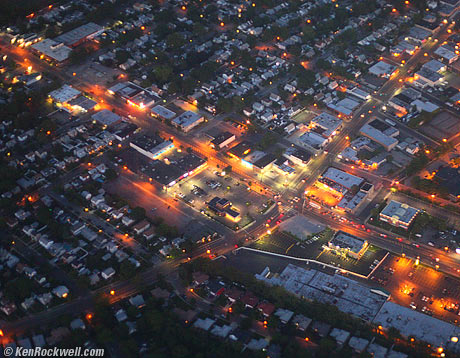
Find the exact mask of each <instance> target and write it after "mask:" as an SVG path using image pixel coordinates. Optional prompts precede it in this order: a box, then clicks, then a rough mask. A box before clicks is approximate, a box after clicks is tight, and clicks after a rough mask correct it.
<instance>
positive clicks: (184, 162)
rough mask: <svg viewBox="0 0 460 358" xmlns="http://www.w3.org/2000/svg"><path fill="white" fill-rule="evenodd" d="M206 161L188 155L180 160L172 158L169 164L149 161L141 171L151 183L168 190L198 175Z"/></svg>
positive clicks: (160, 161)
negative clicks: (183, 180) (153, 182)
mask: <svg viewBox="0 0 460 358" xmlns="http://www.w3.org/2000/svg"><path fill="white" fill-rule="evenodd" d="M206 163H207V162H206V160H205V159H203V158H200V157H199V156H197V155H195V154H186V155H184V156H181V157H180V158H174V159H173V158H170V159H169V160H168V161H167V163H166V162H164V161H162V160H158V159H156V160H153V161H149V162H148V163H146V164H145V165H143V166H142V167H141V169H140V172H141V173H142V175H143V176H144V177H146V178H148V180H149V181H155V182H156V183H158V184H160V185H162V186H163V188H165V189H167V188H168V187H171V186H173V185H174V184H176V183H178V182H179V181H181V180H182V179H184V178H187V177H189V176H191V175H193V174H196V173H197V172H199V171H200V170H201V169H203V168H205V167H206Z"/></svg>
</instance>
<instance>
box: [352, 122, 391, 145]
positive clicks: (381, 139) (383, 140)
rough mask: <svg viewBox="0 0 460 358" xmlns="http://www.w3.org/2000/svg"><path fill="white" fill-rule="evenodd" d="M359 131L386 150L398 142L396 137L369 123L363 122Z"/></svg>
mask: <svg viewBox="0 0 460 358" xmlns="http://www.w3.org/2000/svg"><path fill="white" fill-rule="evenodd" d="M359 133H360V134H362V135H363V136H365V137H368V138H369V139H371V140H373V141H374V142H376V143H378V144H380V145H381V146H382V147H384V148H385V150H386V151H388V152H389V151H390V150H392V149H393V148H394V147H396V145H397V144H398V140H397V139H396V138H393V137H391V136H389V135H386V134H385V133H383V132H382V131H380V130H378V129H377V128H375V127H373V126H371V125H370V124H365V125H364V126H362V127H361V129H360V131H359Z"/></svg>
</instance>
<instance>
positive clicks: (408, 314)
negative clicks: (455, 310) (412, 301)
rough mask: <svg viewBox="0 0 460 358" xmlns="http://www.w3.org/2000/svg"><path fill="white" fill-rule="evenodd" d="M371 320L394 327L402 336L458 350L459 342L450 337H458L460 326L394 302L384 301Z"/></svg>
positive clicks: (459, 347)
mask: <svg viewBox="0 0 460 358" xmlns="http://www.w3.org/2000/svg"><path fill="white" fill-rule="evenodd" d="M373 322H374V323H376V324H380V325H382V326H383V327H384V328H389V327H394V328H396V329H398V330H399V332H401V334H402V335H403V336H406V337H408V336H411V337H414V338H415V339H419V340H423V341H426V342H428V343H431V344H433V345H435V346H436V347H439V346H442V347H447V348H448V349H452V350H453V351H454V352H460V343H453V342H451V337H460V327H457V326H455V325H453V324H451V323H447V322H444V321H441V320H439V319H437V318H434V317H431V316H428V315H426V314H423V313H422V312H418V311H416V310H412V309H410V308H408V307H403V306H400V305H398V304H396V303H394V302H390V301H388V302H385V304H384V305H383V307H382V309H381V310H380V312H379V313H378V314H377V315H376V317H375V318H374V320H373Z"/></svg>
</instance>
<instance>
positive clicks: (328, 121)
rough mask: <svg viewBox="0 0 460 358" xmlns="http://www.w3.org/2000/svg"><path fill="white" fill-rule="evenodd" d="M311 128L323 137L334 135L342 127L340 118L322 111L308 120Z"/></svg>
mask: <svg viewBox="0 0 460 358" xmlns="http://www.w3.org/2000/svg"><path fill="white" fill-rule="evenodd" d="M310 127H311V130H314V131H315V132H317V133H318V134H321V135H322V136H323V137H325V138H330V137H332V136H334V135H335V134H336V133H337V131H338V130H339V129H340V128H341V127H342V120H341V119H340V118H337V117H336V116H333V115H331V114H329V113H326V112H323V113H321V114H320V115H319V116H316V117H315V118H313V119H312V120H311V122H310Z"/></svg>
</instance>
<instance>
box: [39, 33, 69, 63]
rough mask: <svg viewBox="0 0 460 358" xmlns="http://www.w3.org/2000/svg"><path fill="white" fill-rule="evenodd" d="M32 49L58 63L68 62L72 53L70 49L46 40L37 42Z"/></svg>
mask: <svg viewBox="0 0 460 358" xmlns="http://www.w3.org/2000/svg"><path fill="white" fill-rule="evenodd" d="M30 47H31V48H32V49H34V50H35V51H38V52H40V53H42V54H44V55H45V56H47V57H49V58H52V59H53V60H55V61H57V62H63V61H65V60H67V59H68V58H69V55H70V52H72V49H71V48H70V47H67V46H65V45H64V44H63V43H59V42H56V41H54V40H51V39H44V40H43V41H40V42H37V43H36V44H33V45H32V46H30Z"/></svg>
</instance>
